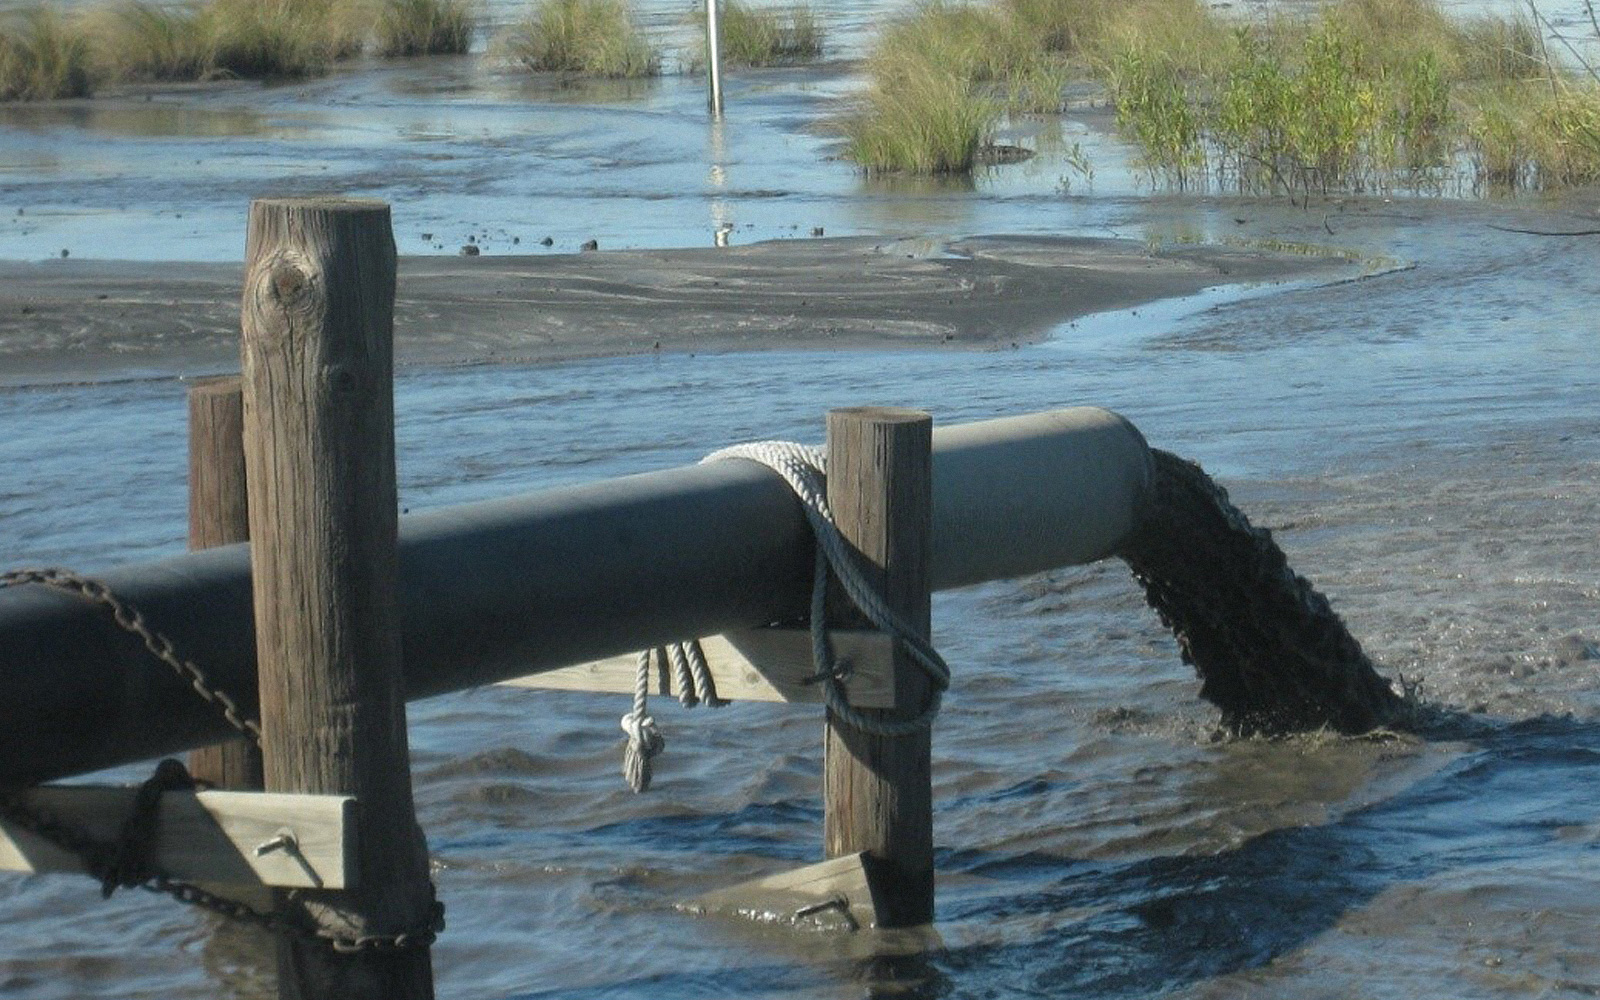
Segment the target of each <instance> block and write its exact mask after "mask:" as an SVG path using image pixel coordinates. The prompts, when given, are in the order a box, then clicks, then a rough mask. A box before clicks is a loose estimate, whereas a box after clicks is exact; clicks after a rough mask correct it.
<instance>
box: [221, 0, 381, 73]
mask: <svg viewBox="0 0 1600 1000" xmlns="http://www.w3.org/2000/svg"><path fill="white" fill-rule="evenodd" d="M201 24H202V25H203V28H204V30H205V32H206V33H207V37H208V39H209V43H210V45H211V46H212V49H213V52H214V58H215V60H216V68H217V71H218V72H221V73H226V74H230V75H233V76H241V77H248V78H252V79H254V78H263V77H298V76H311V75H315V74H318V73H323V72H326V71H327V69H328V67H329V65H331V64H332V63H333V62H334V61H335V60H337V59H342V58H346V57H348V56H351V55H354V54H356V53H357V52H359V51H360V50H361V43H362V37H363V34H362V28H361V26H360V22H359V21H358V20H357V12H356V11H354V10H353V9H352V8H344V7H339V6H336V5H335V3H334V2H333V0H212V2H211V3H210V4H208V5H207V6H205V7H204V8H202V9H201Z"/></svg>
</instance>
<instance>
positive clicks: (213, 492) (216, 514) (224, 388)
mask: <svg viewBox="0 0 1600 1000" xmlns="http://www.w3.org/2000/svg"><path fill="white" fill-rule="evenodd" d="M249 537H250V515H249V506H248V496H247V492H246V489H245V467H244V386H243V385H242V384H241V382H240V380H239V377H238V376H237V375H227V376H223V377H221V378H212V379H202V380H200V381H198V382H196V383H194V384H193V385H191V386H190V387H189V548H190V549H208V548H211V547H212V546H216V545H228V544H230V543H232V542H242V541H245V540H247V539H248V538H249ZM189 773H190V774H192V775H194V777H195V779H196V780H198V781H200V782H202V783H204V784H207V785H210V786H212V787H215V788H233V789H239V790H241V791H244V790H252V789H261V788H265V787H266V784H265V781H264V779H263V776H262V762H261V748H260V747H258V746H256V745H255V742H254V741H253V740H250V739H248V738H246V737H243V736H240V737H237V738H235V739H231V740H228V741H226V742H223V743H216V744H213V745H211V746H208V747H201V748H199V749H197V750H194V751H192V752H191V753H190V754H189Z"/></svg>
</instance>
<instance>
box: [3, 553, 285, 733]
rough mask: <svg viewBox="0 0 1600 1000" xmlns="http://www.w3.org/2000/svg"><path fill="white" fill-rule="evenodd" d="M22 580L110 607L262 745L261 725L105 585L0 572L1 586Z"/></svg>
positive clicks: (53, 573)
mask: <svg viewBox="0 0 1600 1000" xmlns="http://www.w3.org/2000/svg"><path fill="white" fill-rule="evenodd" d="M25 583H37V584H40V585H42V586H45V587H49V588H51V589H52V590H59V591H61V592H62V593H66V594H72V595H74V596H76V597H81V598H83V599H84V600H86V601H89V602H91V603H93V604H99V605H103V606H104V607H106V608H108V609H110V611H111V617H112V618H113V619H115V620H116V623H117V624H118V625H119V626H121V627H122V629H123V630H124V631H126V632H129V633H131V634H132V635H134V636H137V637H138V638H139V639H140V641H142V642H143V643H144V646H145V648H146V649H148V650H149V651H150V654H151V655H152V656H154V657H155V658H156V659H158V660H160V661H161V662H162V663H165V664H166V665H167V666H169V667H171V668H172V669H173V670H174V671H175V672H176V673H177V674H178V676H179V677H181V678H183V679H184V680H186V681H188V682H189V686H190V687H191V688H193V689H194V691H195V693H196V694H198V695H199V696H200V697H202V698H204V699H205V700H206V701H207V702H208V703H209V704H212V705H215V706H216V707H217V709H218V710H219V711H220V712H221V713H222V717H223V718H224V719H226V720H228V724H229V725H230V726H232V727H233V728H235V729H237V730H239V731H240V732H241V733H243V734H245V735H246V736H248V737H249V738H250V739H251V740H253V741H254V742H255V744H256V746H260V745H261V726H260V725H259V724H258V723H257V722H256V721H255V720H254V719H250V718H246V717H245V715H244V713H243V712H241V711H240V710H239V703H238V702H236V701H235V700H234V699H233V698H232V696H230V695H229V694H228V693H227V692H226V691H223V690H221V689H220V688H217V687H215V686H213V685H212V683H211V680H210V678H208V677H206V675H205V671H203V670H201V669H200V668H199V667H198V666H196V665H195V663H194V661H193V660H186V659H184V658H182V657H180V656H179V655H178V653H177V650H176V649H174V648H173V645H172V640H170V639H168V638H167V637H166V636H164V635H162V634H161V633H160V632H157V631H155V630H154V629H152V628H151V627H150V625H149V624H148V623H147V622H146V621H145V620H144V615H142V614H140V613H139V609H137V608H135V607H133V606H131V605H129V604H128V603H127V602H125V601H123V600H122V599H121V598H119V597H118V596H117V595H116V594H114V593H112V592H111V589H110V588H109V587H107V586H106V585H105V584H103V583H100V582H99V581H98V580H91V579H89V578H88V577H85V576H79V575H78V574H77V573H74V572H72V571H71V570H66V569H19V570H13V571H11V572H9V573H3V574H0V588H5V587H15V586H19V585H21V584H25Z"/></svg>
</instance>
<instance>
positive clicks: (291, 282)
mask: <svg viewBox="0 0 1600 1000" xmlns="http://www.w3.org/2000/svg"><path fill="white" fill-rule="evenodd" d="M268 273H269V279H270V288H271V294H272V298H273V300H274V301H276V302H277V303H278V304H279V305H281V306H283V307H284V308H285V309H295V308H296V307H297V306H299V305H300V304H301V303H302V302H304V301H305V299H306V297H307V296H308V295H310V294H311V290H312V281H311V275H310V274H309V273H307V271H306V268H305V267H304V265H302V264H301V263H300V262H299V261H295V260H278V261H275V262H273V264H272V269H271V271H270V272H268Z"/></svg>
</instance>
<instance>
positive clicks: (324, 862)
mask: <svg viewBox="0 0 1600 1000" xmlns="http://www.w3.org/2000/svg"><path fill="white" fill-rule="evenodd" d="M137 793H138V789H137V788H136V787H109V786H104V785H46V786H42V787H39V788H34V789H31V790H29V791H28V792H26V793H24V796H23V798H24V801H25V803H26V805H27V807H28V808H29V809H30V810H33V811H35V812H38V813H40V814H41V815H47V816H49V817H50V818H51V819H53V820H56V821H59V822H61V823H62V824H64V825H66V826H68V827H70V828H72V829H74V830H78V831H81V832H82V833H83V834H85V835H87V836H89V837H92V838H94V839H95V840H98V841H101V842H103V843H110V842H113V841H115V840H116V837H117V834H118V831H119V830H120V829H121V827H122V823H123V819H124V817H126V816H127V815H128V812H129V810H130V809H131V808H132V805H133V799H134V796H135V795H136V794H137ZM158 815H159V819H158V821H157V823H156V835H155V845H154V849H155V858H154V859H153V860H154V862H155V866H156V867H157V868H159V869H160V870H161V871H162V872H163V873H165V874H166V875H167V876H169V877H171V878H174V879H179V880H182V881H185V882H205V883H208V884H218V885H246V886H263V885H266V886H280V887H283V888H300V889H340V888H345V887H347V886H349V885H351V884H353V883H354V881H355V871H354V866H353V865H352V864H351V858H352V857H353V853H352V849H351V848H352V845H353V844H354V842H355V836H356V824H355V799H353V798H351V797H349V796H346V795H282V794H275V793H265V792H222V791H206V792H165V793H163V794H162V796H161V807H160V812H159V814H158ZM0 870H6V871H21V872H38V873H44V872H82V871H83V870H84V868H83V864H82V863H81V862H80V861H79V860H78V858H77V857H76V856H74V855H72V854H70V853H68V852H67V851H64V850H62V849H61V848H59V847H57V846H56V845H55V844H53V843H51V842H49V841H48V840H45V839H44V838H43V837H40V836H39V835H37V834H35V833H32V832H30V831H28V830H24V829H21V828H19V827H17V826H15V825H12V824H8V823H6V822H4V821H0Z"/></svg>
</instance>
